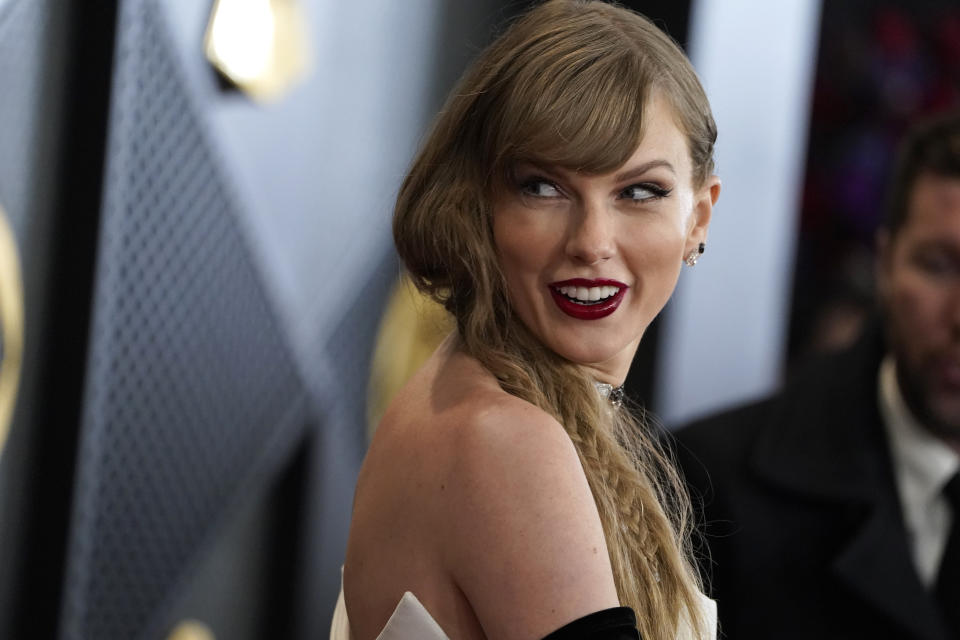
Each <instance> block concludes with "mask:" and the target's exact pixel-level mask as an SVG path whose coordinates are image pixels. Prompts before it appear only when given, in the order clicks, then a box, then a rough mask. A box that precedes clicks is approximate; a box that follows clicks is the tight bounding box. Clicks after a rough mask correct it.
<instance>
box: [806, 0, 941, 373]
mask: <svg viewBox="0 0 960 640" xmlns="http://www.w3.org/2000/svg"><path fill="white" fill-rule="evenodd" d="M957 107H960V3H957V2H956V1H955V0H914V1H912V2H905V1H903V0H898V1H891V0H883V1H876V0H873V1H866V0H859V1H844V2H824V3H823V9H822V18H821V31H820V44H819V50H818V57H817V64H816V77H815V79H814V93H813V102H812V107H811V119H810V132H809V146H808V149H807V161H806V172H805V178H804V183H803V189H802V203H801V209H800V220H799V227H798V232H799V236H798V243H797V263H796V272H795V279H794V287H793V307H792V308H793V312H792V317H791V322H790V343H789V359H790V362H791V363H795V362H796V361H798V360H801V359H803V358H805V357H806V356H808V355H811V354H812V353H815V352H820V351H824V350H830V349H832V348H835V347H839V346H843V345H842V344H840V343H838V338H837V336H843V337H844V338H843V341H845V340H847V339H849V338H850V337H855V335H856V331H851V330H850V326H851V324H854V325H855V324H856V322H855V321H852V320H851V318H858V317H859V318H862V317H865V315H866V314H867V313H869V312H870V310H871V309H872V308H873V304H874V301H873V273H872V271H873V243H874V235H875V232H876V229H877V226H878V224H879V222H880V219H881V217H882V215H883V208H884V202H885V198H886V194H887V185H888V180H889V176H890V172H891V169H892V166H893V162H894V157H895V153H896V148H897V143H898V141H899V139H900V137H901V135H902V134H903V132H904V130H905V129H906V128H907V127H908V126H909V125H910V123H911V122H914V121H915V120H917V119H919V118H922V117H924V116H927V115H931V114H934V113H937V112H941V111H944V110H948V109H951V108H957ZM838 317H842V318H843V322H844V330H842V331H839V330H836V328H835V327H833V323H834V320H833V319H835V318H838ZM840 342H842V341H840Z"/></svg>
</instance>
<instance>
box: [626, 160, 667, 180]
mask: <svg viewBox="0 0 960 640" xmlns="http://www.w3.org/2000/svg"><path fill="white" fill-rule="evenodd" d="M656 167H666V168H667V169H669V170H670V173H673V174H676V173H677V171H676V169H674V168H673V165H672V164H670V163H669V162H667V161H666V160H651V161H650V162H644V163H643V164H641V165H639V166H636V167H631V168H630V169H627V170H626V171H624V172H623V173H619V174H617V176H616V178H614V181H615V182H624V181H626V180H630V179H631V178H636V177H637V176H640V175H643V174H644V173H646V172H647V171H650V169H653V168H656Z"/></svg>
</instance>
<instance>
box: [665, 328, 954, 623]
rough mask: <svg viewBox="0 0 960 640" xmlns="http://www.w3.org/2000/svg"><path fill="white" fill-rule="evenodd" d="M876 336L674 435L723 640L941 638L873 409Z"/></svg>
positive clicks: (877, 358)
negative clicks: (699, 516) (698, 513)
mask: <svg viewBox="0 0 960 640" xmlns="http://www.w3.org/2000/svg"><path fill="white" fill-rule="evenodd" d="M879 336H880V332H879V330H878V329H873V330H871V331H869V332H868V333H867V335H866V336H865V337H864V338H863V339H861V341H860V343H859V344H858V345H856V347H855V348H853V349H852V350H850V351H848V352H845V353H842V354H839V355H837V356H834V357H830V358H828V359H826V360H824V361H821V362H819V363H817V364H816V365H815V366H813V367H811V368H809V369H808V370H807V371H805V372H804V373H802V374H801V375H800V376H798V377H797V378H795V379H794V380H793V381H792V382H791V383H790V384H788V385H787V386H786V387H785V388H784V390H783V391H782V392H780V393H779V394H777V395H776V396H774V397H772V398H770V399H767V400H765V401H762V402H759V403H755V404H751V405H749V406H745V407H741V408H739V409H736V410H733V411H730V412H727V413H724V414H722V415H719V416H716V417H713V418H709V419H706V420H702V421H700V422H698V423H695V424H693V425H691V426H689V427H688V428H686V429H683V430H681V431H680V432H678V434H677V438H678V441H679V442H678V443H677V455H678V461H679V462H680V465H681V467H682V468H683V471H684V473H685V475H686V478H687V481H688V484H689V486H690V490H691V495H692V497H693V500H694V506H695V509H697V508H698V505H699V504H702V506H703V518H704V529H703V530H704V542H705V543H706V546H705V547H704V546H702V545H701V547H700V549H699V554H700V555H701V557H702V558H703V562H702V567H703V569H704V573H705V576H706V577H707V579H708V584H709V585H710V591H711V594H712V596H713V597H714V598H716V600H717V605H718V611H719V616H720V623H721V633H722V634H724V636H725V637H727V638H731V639H733V640H753V639H758V640H760V639H762V640H788V639H791V638H806V639H811V638H871V639H877V638H897V639H904V640H913V639H915V640H948V639H949V638H950V637H951V636H950V635H949V633H948V632H947V630H946V627H945V625H944V623H943V621H942V619H941V617H940V613H939V611H938V609H937V607H936V605H935V604H934V602H933V600H932V598H931V596H930V595H929V594H928V593H927V592H926V591H925V589H924V588H923V586H922V585H921V583H920V581H919V578H918V576H917V574H916V571H915V569H914V566H913V564H912V561H911V557H910V552H909V546H908V541H907V536H906V532H905V528H904V524H903V518H902V516H901V512H900V503H899V499H898V497H897V493H896V488H895V484H894V478H893V471H892V466H891V462H890V454H889V450H888V446H887V441H886V436H885V433H884V429H883V426H882V423H881V419H880V414H879V408H878V404H877V371H878V366H879V363H880V360H881V356H882V352H883V349H882V344H881V340H880V337H879ZM707 554H710V557H708V556H707ZM957 606H960V603H957Z"/></svg>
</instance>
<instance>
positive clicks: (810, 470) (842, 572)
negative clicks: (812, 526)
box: [753, 327, 947, 640]
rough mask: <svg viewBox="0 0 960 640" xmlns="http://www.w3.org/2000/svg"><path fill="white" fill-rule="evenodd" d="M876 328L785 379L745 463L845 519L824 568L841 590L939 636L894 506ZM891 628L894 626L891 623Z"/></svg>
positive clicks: (919, 631) (907, 627)
mask: <svg viewBox="0 0 960 640" xmlns="http://www.w3.org/2000/svg"><path fill="white" fill-rule="evenodd" d="M879 331H880V329H879V327H874V328H873V329H872V330H871V331H870V332H868V333H867V334H866V335H865V337H864V338H863V339H862V340H861V341H860V343H859V344H858V345H857V346H856V347H855V348H854V349H853V350H851V351H849V352H847V353H846V354H844V355H842V356H839V357H836V358H834V359H832V360H831V361H830V362H829V363H827V364H826V366H822V365H821V366H819V367H817V368H816V369H814V371H815V372H816V373H814V374H813V375H809V376H807V377H805V378H804V377H801V378H800V379H799V380H797V381H795V383H794V384H792V385H791V387H790V390H789V392H787V393H786V394H784V396H783V401H782V402H781V403H780V404H779V406H778V409H777V411H778V415H777V416H776V417H775V419H776V420H777V421H778V423H779V424H780V425H781V428H780V429H776V430H769V431H768V432H767V433H766V437H764V438H761V439H760V440H759V441H758V443H757V447H756V449H755V451H754V457H753V463H754V469H755V471H756V472H757V473H758V474H759V475H761V476H762V477H764V478H765V479H766V480H767V481H768V482H770V483H771V484H773V485H776V486H779V487H780V488H781V489H785V490H787V491H790V492H793V493H796V494H798V495H802V496H804V497H805V498H806V499H810V498H812V499H815V500H818V501H820V502H822V503H823V504H824V505H827V506H830V507H831V508H835V509H836V513H837V514H838V517H839V518H841V519H844V518H845V519H846V520H845V521H843V522H837V523H836V526H837V527H838V530H841V531H843V532H845V533H844V535H845V536H846V537H845V538H844V539H843V542H842V543H841V545H840V546H839V547H838V551H837V554H836V556H835V557H834V558H833V559H832V561H831V567H832V569H831V570H832V571H833V572H834V575H835V576H836V577H837V579H838V580H839V581H840V582H841V583H842V584H843V585H845V586H846V587H847V589H848V590H849V591H851V592H853V593H854V594H856V596H857V597H858V598H859V599H860V600H862V601H863V602H865V603H867V604H869V605H871V606H872V607H874V608H875V609H876V611H877V615H878V617H881V618H886V619H889V620H890V621H891V622H892V623H895V624H897V625H899V626H900V627H902V628H903V630H904V631H908V632H910V633H912V634H913V635H912V636H911V637H916V638H918V639H923V640H944V639H945V638H947V636H946V635H945V633H944V631H943V630H942V629H940V626H939V625H940V621H939V617H938V613H937V611H936V610H935V609H934V606H933V602H932V599H931V598H930V597H929V596H928V595H927V594H926V592H925V590H924V588H923V586H922V585H921V583H920V580H919V578H918V577H917V574H916V571H915V569H914V567H913V565H912V560H911V557H910V553H909V545H908V543H907V539H906V533H905V529H904V526H903V519H902V516H901V514H900V506H899V499H898V497H897V493H896V488H895V482H894V479H893V472H892V465H891V463H890V454H889V450H888V445H887V441H886V435H885V433H884V430H883V425H882V422H881V418H880V413H879V409H878V403H877V391H876V388H877V369H878V366H879V361H880V358H881V356H882V341H881V336H880V333H879ZM824 371H826V372H828V374H827V375H826V376H824V375H823V372H824ZM841 514H842V515H841ZM890 637H901V636H899V635H897V634H896V632H895V631H894V630H891V636H890Z"/></svg>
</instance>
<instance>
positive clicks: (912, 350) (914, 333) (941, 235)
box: [878, 173, 960, 447]
mask: <svg viewBox="0 0 960 640" xmlns="http://www.w3.org/2000/svg"><path fill="white" fill-rule="evenodd" d="M879 249H880V252H879V263H878V269H879V271H878V281H879V285H880V294H881V300H882V303H883V305H884V309H885V312H886V317H887V325H888V336H889V340H890V346H891V348H892V349H893V352H894V355H895V357H896V360H897V376H898V380H899V382H900V387H901V390H902V391H903V394H904V397H905V398H906V400H907V403H908V404H909V405H910V408H911V410H912V411H913V412H914V413H915V414H916V415H917V417H918V418H919V419H920V420H921V421H922V422H923V423H924V424H925V425H926V426H927V427H928V428H930V429H931V430H932V431H934V432H935V433H937V434H939V435H940V436H942V437H945V438H946V439H947V440H948V441H951V443H952V444H953V445H955V447H956V446H960V178H955V177H943V176H938V175H933V174H929V173H925V174H921V175H920V176H919V177H918V178H917V180H916V182H915V183H914V187H913V190H912V192H911V194H910V198H909V200H908V203H907V218H906V221H905V222H904V224H903V226H902V227H901V228H900V230H899V231H897V233H896V235H895V236H893V237H889V236H884V235H881V237H880V243H879Z"/></svg>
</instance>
